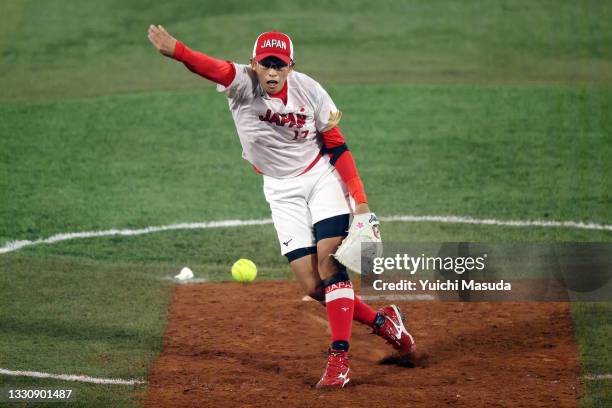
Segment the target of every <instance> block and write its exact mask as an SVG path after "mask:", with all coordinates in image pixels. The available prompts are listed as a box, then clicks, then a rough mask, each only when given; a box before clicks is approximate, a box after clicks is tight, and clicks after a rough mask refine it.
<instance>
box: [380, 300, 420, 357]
mask: <svg viewBox="0 0 612 408" xmlns="http://www.w3.org/2000/svg"><path fill="white" fill-rule="evenodd" d="M377 314H378V317H377V319H376V320H380V324H378V325H377V324H375V325H374V333H376V334H378V335H379V336H380V337H382V338H383V339H385V340H386V341H387V343H389V344H391V345H392V346H393V348H394V349H396V350H397V351H399V352H400V353H414V352H415V351H416V343H415V342H414V338H413V337H412V335H411V334H410V333H408V330H406V327H405V326H404V319H403V318H402V314H401V312H400V310H399V307H397V306H395V305H391V306H386V307H383V308H382V309H380V310H379V311H378V313H377ZM383 318H384V321H383Z"/></svg>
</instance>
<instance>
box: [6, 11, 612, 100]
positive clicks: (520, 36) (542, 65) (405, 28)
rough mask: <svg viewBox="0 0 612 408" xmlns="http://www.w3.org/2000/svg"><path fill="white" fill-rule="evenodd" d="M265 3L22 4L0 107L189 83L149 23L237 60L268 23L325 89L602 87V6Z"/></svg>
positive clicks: (611, 69)
mask: <svg viewBox="0 0 612 408" xmlns="http://www.w3.org/2000/svg"><path fill="white" fill-rule="evenodd" d="M4 3H6V1H4V2H3V5H4ZM11 4H12V3H11ZM267 5H268V8H269V10H274V13H273V14H271V13H269V12H268V10H262V9H261V7H260V6H259V5H257V4H256V3H253V4H246V3H245V2H243V1H238V0H228V1H224V2H221V3H220V2H217V1H212V0H208V1H198V0H184V1H181V2H176V4H175V3H163V2H149V1H143V0H134V1H130V2H125V1H120V0H100V1H96V2H79V1H75V0H67V1H62V2H49V1H44V0H30V1H28V2H27V10H26V12H25V15H24V19H23V22H22V23H21V24H20V25H19V27H18V28H19V29H18V30H17V32H15V33H14V35H12V36H11V37H10V41H8V42H7V46H6V47H5V50H4V52H3V54H2V57H3V58H1V59H0V67H1V70H2V72H3V73H6V75H2V76H0V89H2V90H3V92H2V93H1V94H0V100H4V101H12V100H32V99H36V100H39V99H61V98H66V97H78V96H92V95H109V94H115V93H125V92H134V91H149V90H154V89H156V90H160V89H191V88H193V87H194V86H197V80H196V79H195V78H194V77H193V76H192V75H191V74H189V73H187V72H186V71H185V70H184V69H183V68H182V67H181V66H180V65H179V64H176V63H174V62H172V61H170V60H164V59H162V58H161V57H160V56H159V55H158V54H157V53H156V52H155V50H153V48H152V47H151V46H150V45H149V43H148V41H147V39H146V30H147V27H148V25H149V24H152V23H154V24H164V25H165V27H167V28H168V29H169V30H170V32H171V33H173V34H174V35H176V36H177V38H179V39H181V40H183V41H185V42H186V43H187V44H189V45H190V46H191V47H193V48H194V49H198V50H201V51H203V52H207V53H210V54H211V55H213V56H217V57H219V58H223V59H230V60H235V61H239V62H243V63H246V62H247V61H248V59H249V58H250V56H251V50H252V45H253V41H254V39H255V37H256V36H257V35H258V34H259V33H261V32H263V31H266V30H269V29H271V27H274V28H276V29H277V30H280V31H286V32H288V33H290V34H291V35H292V36H293V41H294V43H295V45H296V54H295V55H296V60H297V63H298V66H299V69H303V70H304V71H306V72H309V73H312V74H314V75H315V77H317V78H319V79H321V80H323V81H324V82H330V83H336V84H337V83H353V84H363V83H445V84H451V83H471V84H480V83H514V84H520V83H522V84H537V83H540V84H554V83H557V84H578V83H580V84H593V85H596V86H608V87H609V86H610V85H611V84H612V65H611V62H610V61H611V54H610V49H611V47H610V44H611V43H612V34H611V33H612V30H610V19H609V18H608V17H609V15H610V5H609V3H608V2H601V1H597V0H588V1H581V2H563V3H559V2H557V1H553V0H547V1H539V2H532V1H528V0H517V1H513V2H512V4H507V3H505V2H490V1H484V0H479V1H472V2H463V3H461V4H458V3H456V2H454V1H451V0H437V1H432V2H421V1H403V2H393V3H392V2H385V3H382V4H379V3H376V4H375V3H372V2H367V1H361V0H360V1H348V0H344V1H338V2H334V3H333V4H329V2H326V1H323V0H317V1H311V2H308V3H303V2H302V3H299V4H298V3H296V2H288V1H280V0H274V1H271V2H269V3H268V4H267ZM3 15H4V13H3ZM9 23H11V21H10V20H9ZM0 33H1V32H0ZM41 33H44V35H43V34H41ZM228 33H231V35H229V34H228ZM0 41H2V39H0ZM4 41H6V40H4Z"/></svg>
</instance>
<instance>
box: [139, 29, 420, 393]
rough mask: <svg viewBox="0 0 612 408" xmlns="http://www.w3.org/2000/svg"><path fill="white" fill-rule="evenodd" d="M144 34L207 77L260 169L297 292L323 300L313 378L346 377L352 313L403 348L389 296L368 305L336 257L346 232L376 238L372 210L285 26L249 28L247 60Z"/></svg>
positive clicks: (328, 107) (326, 383)
mask: <svg viewBox="0 0 612 408" xmlns="http://www.w3.org/2000/svg"><path fill="white" fill-rule="evenodd" d="M148 37H149V40H150V41H151V43H152V44H153V45H154V46H155V48H157V50H158V51H159V52H160V53H162V54H163V55H165V56H167V57H170V58H173V59H175V60H177V61H180V62H182V63H183V64H184V65H185V66H186V67H187V68H188V69H189V70H190V71H192V72H194V73H196V74H198V75H200V76H202V77H204V78H206V79H208V80H210V81H212V82H215V83H216V84H217V90H218V91H219V92H221V93H223V94H225V96H226V97H227V100H228V103H229V110H230V112H231V114H232V117H233V119H234V123H235V125H236V131H237V133H238V137H239V139H240V143H241V145H242V156H243V158H244V159H246V160H247V161H248V162H249V163H251V165H252V166H253V168H254V170H255V171H256V172H258V173H260V174H261V175H262V177H263V184H264V188H263V189H264V195H265V198H266V201H267V202H268V203H269V205H270V210H271V212H272V219H273V221H274V227H275V228H276V232H277V235H278V240H279V245H280V249H281V253H282V254H283V255H284V256H286V257H287V260H288V261H289V264H290V266H291V269H292V271H293V272H294V274H295V276H296V278H297V280H298V281H299V282H300V284H301V286H302V287H303V289H304V291H305V292H306V294H308V295H309V296H311V297H312V298H314V299H316V300H318V301H319V302H321V303H322V304H324V305H325V308H326V309H327V317H328V320H329V326H330V329H331V345H330V347H329V355H328V360H327V365H326V367H325V371H324V373H323V376H322V378H321V380H320V381H319V382H318V383H317V388H323V387H329V388H342V387H344V386H345V385H346V384H347V383H348V382H349V366H350V363H349V356H348V350H349V341H350V337H351V330H352V321H353V320H356V321H358V322H361V323H363V324H366V325H368V326H369V327H371V328H372V329H373V332H374V333H376V334H378V335H380V336H381V337H382V338H383V339H385V340H386V341H387V342H389V343H390V344H391V345H392V346H393V347H394V348H395V349H396V350H398V351H400V352H402V353H413V352H414V351H415V343H414V340H413V338H412V336H411V335H410V334H409V333H408V331H407V330H406V328H405V326H404V322H403V318H402V315H401V314H400V311H399V309H398V308H397V306H395V305H391V306H387V307H384V308H382V309H380V310H379V311H378V312H377V311H374V310H373V309H372V308H371V307H370V306H368V305H367V304H366V303H364V302H363V300H361V298H360V297H359V296H358V295H356V294H355V293H354V291H353V285H352V284H351V281H350V279H349V275H348V273H347V270H346V267H345V266H343V264H342V263H340V262H338V260H340V261H341V262H343V263H344V264H345V265H348V266H351V268H352V269H355V267H354V266H352V265H351V263H352V261H354V258H355V256H359V255H358V252H359V251H358V250H357V252H356V253H357V255H354V254H355V251H354V250H352V249H354V248H359V242H357V243H356V244H355V242H356V241H358V238H359V237H361V236H364V237H367V236H372V237H373V240H376V239H378V240H379V239H380V236H379V235H378V228H377V227H378V220H377V219H376V216H375V215H374V214H373V213H372V212H371V211H370V208H369V207H368V203H367V197H366V194H365V192H364V187H363V184H362V182H361V179H360V177H359V174H358V172H357V169H356V167H355V162H354V160H353V156H352V154H351V152H350V151H349V150H348V147H347V145H346V143H345V141H344V137H343V135H342V133H341V132H340V128H339V127H338V123H339V122H340V118H341V116H342V114H341V112H340V111H339V110H338V109H337V108H336V105H335V104H334V102H333V101H332V99H331V98H330V96H329V94H328V93H327V92H326V91H325V89H323V87H322V86H321V85H320V84H319V83H318V82H316V81H315V80H313V79H312V78H310V77H309V76H307V75H305V74H303V73H300V72H297V71H295V70H294V65H295V59H294V51H293V43H292V42H291V39H290V38H289V36H287V35H286V34H284V33H280V32H276V31H270V32H265V33H263V34H261V35H259V36H258V37H257V39H256V40H255V44H254V46H253V54H252V58H251V60H250V64H249V65H243V64H238V63H235V62H229V61H223V60H219V59H216V58H213V57H211V56H209V55H206V54H203V53H201V52H197V51H194V50H191V49H190V48H189V47H187V46H186V45H185V44H184V43H182V42H180V41H177V40H176V39H175V38H174V37H172V36H171V35H170V34H169V33H168V32H167V31H166V30H165V29H164V28H163V27H162V26H160V25H157V26H156V25H151V26H150V27H149V32H148ZM351 215H352V221H351ZM349 223H350V228H349ZM347 233H348V237H347ZM343 241H344V243H343ZM341 244H342V247H341V248H340V250H339V247H340V246H341ZM350 253H352V254H353V255H350ZM347 254H349V255H347ZM351 257H352V259H347V258H351ZM337 259H338V260H337ZM343 259H345V261H343ZM357 268H358V267H357Z"/></svg>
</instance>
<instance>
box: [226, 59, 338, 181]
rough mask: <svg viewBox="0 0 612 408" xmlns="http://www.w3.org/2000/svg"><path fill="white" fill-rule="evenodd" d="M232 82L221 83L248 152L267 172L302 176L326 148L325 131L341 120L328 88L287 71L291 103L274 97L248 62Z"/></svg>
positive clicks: (244, 153) (249, 158)
mask: <svg viewBox="0 0 612 408" xmlns="http://www.w3.org/2000/svg"><path fill="white" fill-rule="evenodd" d="M234 66H235V68H236V76H235V77H234V80H233V81H232V83H231V84H230V85H229V86H228V87H224V86H222V85H217V90H218V91H219V92H223V93H224V94H225V95H226V96H227V98H228V101H229V108H230V111H231V113H232V117H233V118H234V123H235V124H236V130H237V132H238V137H239V138H240V144H241V145H242V157H244V158H245V159H246V160H247V161H249V162H250V163H251V164H252V165H254V166H255V167H256V168H257V169H258V170H260V171H261V172H262V173H263V174H265V175H267V176H271V177H276V178H287V177H295V176H298V175H300V174H301V173H302V172H304V170H306V169H307V168H308V166H309V165H310V164H311V163H312V162H313V161H314V160H315V159H316V158H317V155H318V154H319V153H320V151H321V147H322V143H323V142H322V140H321V136H320V133H321V132H323V131H325V130H328V129H331V128H332V127H333V126H335V125H336V124H337V123H338V121H339V120H340V112H339V111H338V109H337V108H336V106H335V105H334V102H333V101H332V100H331V98H330V96H329V95H328V94H327V92H326V91H325V89H323V87H322V86H321V85H320V84H319V83H318V82H317V81H315V80H314V79H312V78H310V77H309V76H308V75H305V74H302V73H299V72H295V71H292V72H290V73H289V75H288V76H287V105H286V106H285V105H284V104H283V102H282V101H281V100H280V99H279V98H270V97H269V96H268V94H267V93H266V92H265V91H264V90H263V89H262V87H261V86H260V85H259V81H258V80H257V75H256V73H255V72H254V71H253V69H252V68H251V67H250V66H248V65H242V64H236V63H234Z"/></svg>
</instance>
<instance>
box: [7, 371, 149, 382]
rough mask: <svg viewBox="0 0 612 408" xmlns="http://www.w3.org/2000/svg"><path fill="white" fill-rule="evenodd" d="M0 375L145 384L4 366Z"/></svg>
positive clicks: (119, 379)
mask: <svg viewBox="0 0 612 408" xmlns="http://www.w3.org/2000/svg"><path fill="white" fill-rule="evenodd" d="M0 375H8V376H12V377H34V378H51V379H54V380H64V381H76V382H84V383H93V384H110V385H137V384H146V381H143V380H123V379H121V378H96V377H90V376H87V375H72V374H51V373H43V372H39V371H13V370H8V369H6V368H0Z"/></svg>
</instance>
